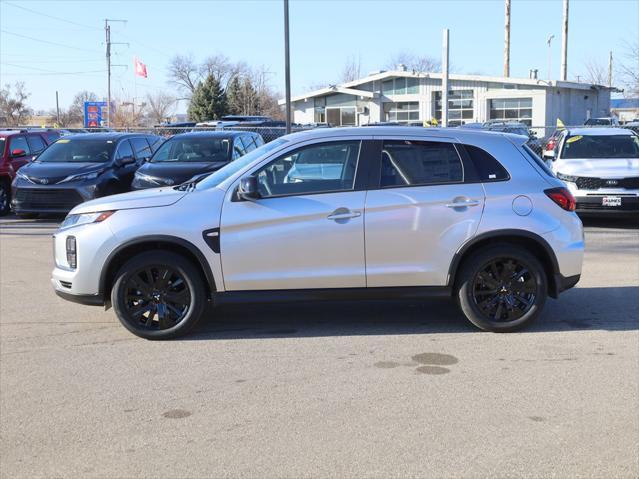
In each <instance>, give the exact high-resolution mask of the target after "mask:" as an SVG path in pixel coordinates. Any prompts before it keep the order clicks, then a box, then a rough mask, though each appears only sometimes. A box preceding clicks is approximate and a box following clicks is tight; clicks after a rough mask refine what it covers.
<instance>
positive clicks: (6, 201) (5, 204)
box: [0, 179, 11, 216]
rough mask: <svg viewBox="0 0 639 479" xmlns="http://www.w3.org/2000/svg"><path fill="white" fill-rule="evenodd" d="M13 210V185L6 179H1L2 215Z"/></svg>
mask: <svg viewBox="0 0 639 479" xmlns="http://www.w3.org/2000/svg"><path fill="white" fill-rule="evenodd" d="M10 211H11V186H9V182H8V181H6V180H5V179H0V216H6V215H8V214H9V212H10Z"/></svg>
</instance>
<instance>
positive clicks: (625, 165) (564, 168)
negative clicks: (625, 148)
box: [553, 158, 639, 178]
mask: <svg viewBox="0 0 639 479" xmlns="http://www.w3.org/2000/svg"><path fill="white" fill-rule="evenodd" d="M553 169H554V170H555V171H558V172H560V173H564V174H566V175H574V176H592V177H598V178H627V177H631V176H639V158H594V159H593V158H588V159H575V160H559V161H557V162H556V163H555V165H554V168H553Z"/></svg>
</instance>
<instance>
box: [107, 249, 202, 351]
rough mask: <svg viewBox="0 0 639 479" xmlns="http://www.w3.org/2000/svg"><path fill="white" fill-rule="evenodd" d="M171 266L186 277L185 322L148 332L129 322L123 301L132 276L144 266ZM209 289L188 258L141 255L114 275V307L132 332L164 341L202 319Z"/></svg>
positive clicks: (158, 252)
mask: <svg viewBox="0 0 639 479" xmlns="http://www.w3.org/2000/svg"><path fill="white" fill-rule="evenodd" d="M151 265H154V266H161V265H166V266H170V267H171V268H174V269H175V270H177V272H178V273H180V274H181V275H182V277H183V278H184V280H185V282H186V284H187V286H188V288H189V291H190V294H191V305H190V307H189V311H188V312H187V314H186V316H185V317H184V319H182V321H180V322H179V323H178V324H177V325H175V326H173V327H172V328H168V329H163V330H148V329H145V328H141V327H137V326H136V325H135V324H133V323H132V322H131V321H129V320H128V316H127V313H126V303H125V298H124V292H125V285H126V282H127V281H128V279H129V278H130V277H131V274H132V273H134V272H136V271H138V270H139V269H140V268H143V267H145V266H151ZM206 303H207V300H206V290H205V288H204V282H203V281H202V279H201V276H200V274H199V272H198V270H197V269H196V267H195V266H194V265H193V264H192V263H191V262H190V261H189V260H188V259H186V258H184V257H183V256H180V255H178V254H175V253H172V252H170V251H163V250H156V251H149V252H146V253H142V254H140V255H138V256H135V257H133V258H132V259H130V260H129V261H127V262H126V263H125V264H124V265H123V266H122V267H121V268H120V270H119V271H118V273H117V274H116V276H115V281H114V283H113V288H112V289H111V304H112V305H113V310H114V311H115V314H116V316H117V317H118V319H119V320H120V322H121V323H122V325H123V326H124V327H125V328H126V329H128V330H129V331H130V332H132V333H133V334H135V335H136V336H139V337H141V338H145V339H153V340H162V339H172V338H177V337H179V336H183V335H185V334H187V333H188V332H189V331H191V329H192V328H193V327H194V326H195V325H196V324H197V323H198V321H199V320H200V318H201V317H202V316H203V313H204V309H205V306H206Z"/></svg>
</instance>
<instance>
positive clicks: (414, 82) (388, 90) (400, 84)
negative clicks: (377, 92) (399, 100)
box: [382, 77, 419, 96]
mask: <svg viewBox="0 0 639 479" xmlns="http://www.w3.org/2000/svg"><path fill="white" fill-rule="evenodd" d="M382 93H383V94H384V95H386V96H388V95H412V94H418V93H419V78H407V77H400V78H393V79H390V80H386V81H385V82H382Z"/></svg>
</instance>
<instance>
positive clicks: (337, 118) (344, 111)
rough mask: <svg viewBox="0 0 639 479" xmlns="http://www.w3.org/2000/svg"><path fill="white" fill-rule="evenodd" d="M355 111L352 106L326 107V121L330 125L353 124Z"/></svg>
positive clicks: (355, 116) (355, 115) (354, 122)
mask: <svg viewBox="0 0 639 479" xmlns="http://www.w3.org/2000/svg"><path fill="white" fill-rule="evenodd" d="M356 119H357V111H356V108H355V107H354V106H344V107H328V108H327V109H326V121H327V122H328V123H329V124H330V125H331V126H355V124H356Z"/></svg>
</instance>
